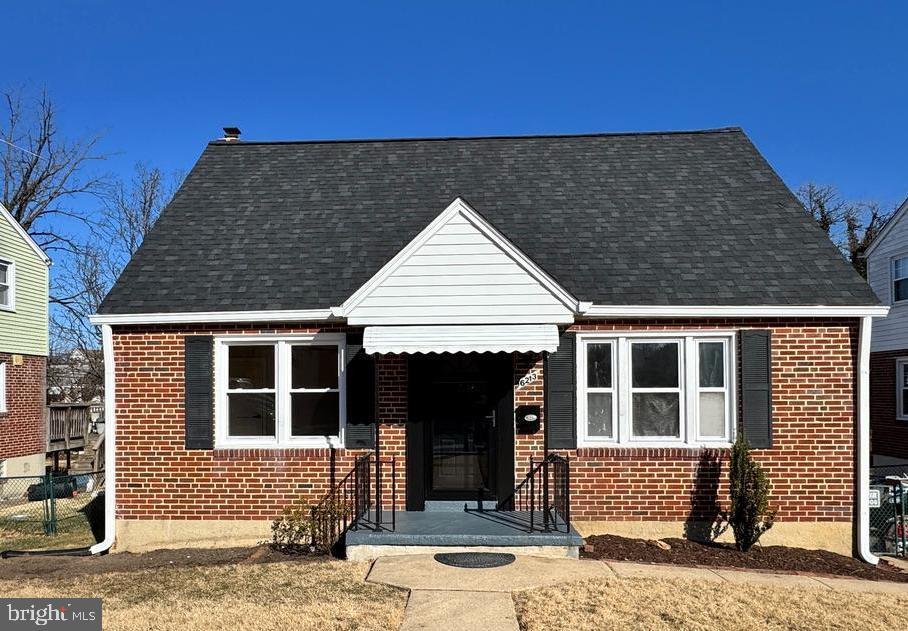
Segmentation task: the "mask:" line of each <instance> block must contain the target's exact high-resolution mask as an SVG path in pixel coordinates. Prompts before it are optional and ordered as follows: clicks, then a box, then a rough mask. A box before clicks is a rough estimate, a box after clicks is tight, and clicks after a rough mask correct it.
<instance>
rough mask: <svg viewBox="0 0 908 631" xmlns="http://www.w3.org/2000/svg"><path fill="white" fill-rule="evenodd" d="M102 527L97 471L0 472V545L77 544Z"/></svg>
mask: <svg viewBox="0 0 908 631" xmlns="http://www.w3.org/2000/svg"><path fill="white" fill-rule="evenodd" d="M103 533H104V472H103V471H94V472H91V473H79V474H63V473H46V474H44V475H41V476H20V477H8V478H0V551H6V550H48V549H68V548H82V547H86V546H91V545H93V544H95V543H96V542H97V541H100V540H101V539H103V536H104V535H103Z"/></svg>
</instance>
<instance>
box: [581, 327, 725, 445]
mask: <svg viewBox="0 0 908 631" xmlns="http://www.w3.org/2000/svg"><path fill="white" fill-rule="evenodd" d="M732 339H733V338H732V336H731V334H730V333H727V334H726V333H722V334H720V333H714V332H708V333H707V332H704V333H688V334H683V335H673V336H665V335H664V334H660V335H647V334H635V335H624V334H612V335H603V334H588V335H580V336H578V371H579V374H578V380H577V383H578V384H579V387H578V401H577V409H578V423H579V428H578V437H579V439H580V443H581V444H586V445H596V444H603V443H618V444H637V445H654V444H671V445H674V444H690V445H701V444H720V443H728V442H730V441H731V439H732V432H733V426H734V395H733V380H734V371H733V366H734V358H733V344H732Z"/></svg>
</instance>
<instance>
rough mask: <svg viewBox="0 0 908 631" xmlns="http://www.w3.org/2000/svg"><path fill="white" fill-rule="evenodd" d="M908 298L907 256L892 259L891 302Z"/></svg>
mask: <svg viewBox="0 0 908 631" xmlns="http://www.w3.org/2000/svg"><path fill="white" fill-rule="evenodd" d="M901 300H908V256H906V257H902V258H898V259H893V261H892V302H899V301H901Z"/></svg>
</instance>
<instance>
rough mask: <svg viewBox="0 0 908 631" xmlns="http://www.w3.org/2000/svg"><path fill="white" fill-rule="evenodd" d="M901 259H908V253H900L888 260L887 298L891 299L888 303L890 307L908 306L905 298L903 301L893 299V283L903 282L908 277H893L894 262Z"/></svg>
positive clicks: (907, 299) (907, 300)
mask: <svg viewBox="0 0 908 631" xmlns="http://www.w3.org/2000/svg"><path fill="white" fill-rule="evenodd" d="M901 259H908V252H901V253H899V254H896V255H895V256H893V257H891V258H890V259H889V296H890V298H891V300H890V301H889V302H890V304H892V305H903V304H908V298H905V299H903V300H896V299H895V283H896V281H899V280H904V279H906V278H908V276H899V277H898V278H896V276H895V262H896V261H899V260H901Z"/></svg>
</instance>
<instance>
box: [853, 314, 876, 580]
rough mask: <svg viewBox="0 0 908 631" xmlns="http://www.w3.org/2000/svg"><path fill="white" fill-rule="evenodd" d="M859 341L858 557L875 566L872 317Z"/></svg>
mask: <svg viewBox="0 0 908 631" xmlns="http://www.w3.org/2000/svg"><path fill="white" fill-rule="evenodd" d="M860 326H861V329H860V337H859V339H858V410H857V412H858V433H857V443H858V444H857V468H858V475H857V478H858V488H857V493H855V501H856V502H857V503H858V555H859V556H860V557H861V558H862V559H863V560H864V561H867V563H873V564H874V565H876V564H877V563H879V561H880V559H879V557H878V556H876V555H875V554H874V553H873V552H871V551H870V504H869V501H868V498H869V497H870V333H871V330H872V327H873V318H872V317H870V316H865V317H863V318H861V325H860Z"/></svg>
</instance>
